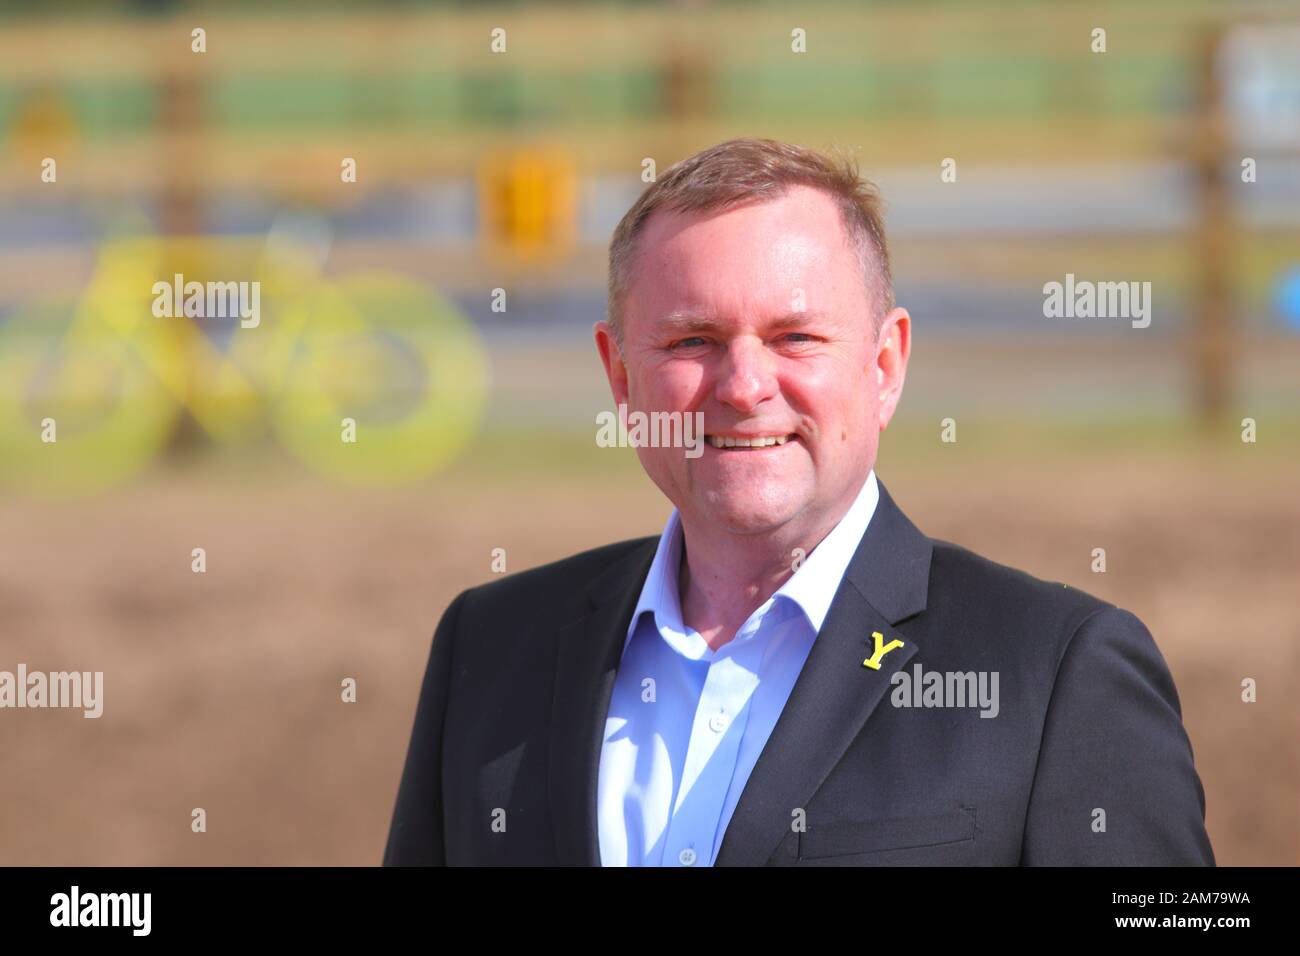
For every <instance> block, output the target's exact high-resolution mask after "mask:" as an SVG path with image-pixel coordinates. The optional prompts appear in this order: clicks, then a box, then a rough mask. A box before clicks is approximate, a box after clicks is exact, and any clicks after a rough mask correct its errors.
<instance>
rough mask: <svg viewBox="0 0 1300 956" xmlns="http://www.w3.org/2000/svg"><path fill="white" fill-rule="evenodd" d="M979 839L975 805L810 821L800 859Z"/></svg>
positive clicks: (801, 844) (916, 847)
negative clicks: (886, 816) (880, 817)
mask: <svg viewBox="0 0 1300 956" xmlns="http://www.w3.org/2000/svg"><path fill="white" fill-rule="evenodd" d="M974 839H975V808H974V807H972V806H965V807H961V808H959V809H956V810H951V811H946V812H942V813H933V814H926V815H923V816H914V817H895V818H892V819H885V820H847V819H846V820H825V821H820V822H809V824H808V829H807V831H805V832H803V833H800V834H799V859H801V860H817V859H825V858H826V857H832V856H847V855H849V854H853V853H877V852H879V851H881V850H904V849H919V848H922V847H928V846H944V845H948V844H954V843H965V842H970V841H973V840H974Z"/></svg>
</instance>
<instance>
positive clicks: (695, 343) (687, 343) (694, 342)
mask: <svg viewBox="0 0 1300 956" xmlns="http://www.w3.org/2000/svg"><path fill="white" fill-rule="evenodd" d="M705 344H707V341H706V340H705V339H704V338H703V337H702V336H699V335H692V336H691V337H690V338H686V339H678V340H677V341H676V342H674V343H673V344H672V345H670V346H668V347H669V348H670V349H692V348H698V347H699V346H701V345H705Z"/></svg>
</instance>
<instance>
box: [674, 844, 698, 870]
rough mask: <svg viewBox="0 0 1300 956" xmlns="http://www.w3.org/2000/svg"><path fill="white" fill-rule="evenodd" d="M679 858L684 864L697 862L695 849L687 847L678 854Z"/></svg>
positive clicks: (689, 864)
mask: <svg viewBox="0 0 1300 956" xmlns="http://www.w3.org/2000/svg"><path fill="white" fill-rule="evenodd" d="M677 859H678V860H680V861H681V864H682V866H691V865H692V864H693V863H694V862H695V851H694V850H692V849H691V848H690V847H687V848H686V849H684V850H682V852H681V853H678V854H677Z"/></svg>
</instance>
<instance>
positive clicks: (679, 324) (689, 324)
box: [659, 309, 826, 334]
mask: <svg viewBox="0 0 1300 956" xmlns="http://www.w3.org/2000/svg"><path fill="white" fill-rule="evenodd" d="M825 317H826V315H825V313H823V312H818V311H816V310H813V309H806V310H804V311H803V312H787V313H785V314H784V315H780V316H777V317H776V318H774V319H771V320H770V321H768V322H766V323H764V328H767V329H788V328H793V327H795V326H799V325H804V324H806V323H808V322H815V321H818V320H820V319H824V318H825ZM720 327H721V323H720V322H718V321H717V320H716V319H713V318H710V317H709V316H706V315H697V314H695V313H692V312H669V313H668V314H667V315H666V316H664V317H663V318H662V319H661V320H660V326H659V328H660V331H662V332H667V333H672V334H681V333H683V332H714V331H717V330H718V329H719V328H720Z"/></svg>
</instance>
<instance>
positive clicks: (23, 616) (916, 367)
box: [0, 0, 1300, 865]
mask: <svg viewBox="0 0 1300 956" xmlns="http://www.w3.org/2000/svg"><path fill="white" fill-rule="evenodd" d="M1098 28H1100V29H1102V30H1104V31H1105V33H1104V41H1103V42H1104V52H1101V50H1099V49H1097V47H1098V42H1099V36H1098V34H1096V33H1095V31H1096V30H1097V29H1098ZM196 31H197V32H196ZM801 45H802V48H803V52H797V51H798V50H799V48H800V46H801ZM734 136H769V137H774V138H777V139H782V140H787V141H790V142H795V143H798V144H800V145H804V146H809V147H813V148H818V149H824V150H832V149H835V150H840V151H842V152H846V153H848V154H849V155H851V156H853V157H854V158H855V159H856V160H857V161H858V163H859V164H860V168H861V170H862V173H863V174H864V175H865V176H866V177H868V178H869V179H871V180H873V181H874V182H876V183H877V184H878V185H879V187H880V188H881V190H882V192H883V195H884V197H885V200H886V203H887V229H888V236H889V240H890V243H891V247H892V254H893V258H894V275H895V279H896V290H897V297H898V300H899V303H900V304H902V305H904V306H906V307H907V308H908V309H909V310H910V312H911V314H912V316H913V321H914V336H915V338H914V350H913V358H912V364H911V368H910V374H909V379H908V385H907V390H906V393H905V395H904V398H903V401H902V405H901V408H900V411H899V415H898V417H897V418H896V419H895V422H894V423H893V424H892V425H891V426H890V428H889V430H888V431H887V433H886V434H885V435H884V436H883V438H882V446H881V455H880V460H879V462H878V464H877V474H878V475H879V476H880V478H881V480H882V481H884V482H885V483H886V484H887V485H888V487H889V489H890V492H891V493H892V494H893V495H894V497H895V498H896V500H897V501H898V502H899V504H900V505H901V506H902V508H903V509H904V510H905V511H906V512H907V513H908V514H909V516H910V517H911V518H912V519H913V520H914V521H915V522H916V523H917V524H918V525H919V527H921V529H922V530H924V531H925V532H927V533H928V534H930V535H931V536H934V537H938V538H943V539H947V540H952V541H956V542H958V543H960V544H962V545H964V546H966V547H969V548H972V549H974V550H976V551H978V552H981V553H983V554H985V555H987V556H989V557H991V558H993V559H994V560H998V561H1001V562H1004V563H1008V564H1012V565H1015V566H1017V567H1021V568H1023V569H1025V570H1027V571H1029V572H1030V573H1032V574H1034V575H1036V576H1038V577H1041V578H1046V579H1050V580H1057V581H1063V582H1067V583H1069V584H1070V585H1071V586H1074V587H1078V588H1081V589H1083V590H1086V591H1089V592H1091V593H1093V594H1096V595H1098V596H1100V597H1102V598H1104V599H1106V600H1108V601H1112V602H1114V603H1116V604H1119V605H1121V606H1123V607H1126V608H1128V609H1130V610H1132V611H1133V612H1135V613H1136V614H1137V615H1138V616H1139V617H1141V618H1142V620H1143V621H1144V622H1145V623H1146V624H1147V626H1148V627H1149V628H1150V629H1151V631H1152V633H1153V634H1154V636H1155V638H1156V641H1157V643H1158V644H1159V646H1160V648H1161V650H1162V652H1163V653H1164V655H1165V657H1166V659H1167V660H1168V662H1169V664H1170V667H1171V669H1172V671H1173V674H1174V677H1175V680H1176V682H1177V686H1178V689H1179V692H1180V695H1181V700H1182V710H1183V717H1184V722H1185V724H1186V726H1187V729H1188V732H1189V735H1190V737H1191V740H1192V745H1193V749H1194V753H1195V759H1196V765H1197V768H1198V770H1199V772H1200V774H1201V778H1202V780H1203V782H1204V784H1205V789H1206V800H1207V807H1208V809H1207V822H1208V826H1209V830H1210V835H1211V839H1212V841H1213V844H1214V848H1215V851H1216V854H1217V856H1218V860H1219V862H1220V863H1221V864H1226V865H1241V864H1286V865H1291V864H1295V863H1296V862H1297V860H1298V857H1300V849H1298V847H1300V840H1298V837H1297V831H1298V829H1300V825H1298V821H1300V746H1298V745H1297V740H1298V736H1297V734H1298V733H1300V719H1298V716H1297V715H1298V713H1300V711H1298V709H1297V700H1300V697H1298V696H1297V695H1298V694H1300V606H1298V605H1300V601H1298V599H1297V584H1298V583H1300V9H1297V8H1296V7H1295V5H1294V4H1283V3H1276V4H1269V3H1228V2H1220V3H1210V2H1200V0H1147V2H1144V3H1142V4H1129V3H1123V4H1121V3H1086V4H1085V3H1080V4H1072V3H1068V2H1057V3H1043V4H1038V3H1031V2H1002V0H978V2H977V0H969V2H957V0H935V2H927V3H924V4H918V3H902V2H898V3H894V2H875V3H851V4H849V3H845V4H836V3H797V4H796V3H788V2H787V3H757V4H736V3H709V2H691V3H650V2H643V3H574V2H548V3H500V4H494V3H481V4H479V3H475V4H470V3H463V4H460V3H413V2H404V3H384V2H378V0H372V2H369V3H366V4H364V5H359V4H358V5H355V6H349V5H344V4H330V3H325V4H319V3H314V4H306V3H292V2H267V0H263V2H257V3H254V2H246V3H241V2H227V3H221V4H210V5H209V4H197V3H195V4H189V3H171V2H163V0H155V2H138V3H127V2H116V3H114V2H100V3H91V2H81V3H77V2H67V3H59V4H36V3H14V2H5V3H0V669H6V670H10V671H13V670H15V669H16V667H17V665H18V664H19V663H20V662H21V663H26V664H27V666H28V668H29V669H30V670H44V671H54V670H78V671H103V672H104V673H105V678H104V680H105V694H104V716H103V717H102V718H101V719H99V720H86V719H83V718H82V717H81V716H80V714H79V713H77V712H74V711H66V710H43V711H42V710H21V711H16V710H7V711H3V712H0V863H4V864H90V865H109V864H126V865H133V864H218V865H222V864H272V865H279V864H367V865H368V864H376V863H378V862H379V859H380V856H381V853H382V848H383V845H384V840H385V837H386V833H387V827H388V821H389V815H390V813H391V810H392V805H393V800H394V798H395V795H396V787H397V782H398V778H399V775H400V772H401V767H402V761H403V758H404V756H405V749H406V746H407V742H408V738H409V733H410V728H411V721H412V718H413V716H414V706H415V701H416V696H417V693H418V690H419V683H420V677H421V674H422V672H423V668H424V664H425V661H426V658H427V655H428V649H429V639H430V637H431V635H432V633H433V629H434V626H435V625H436V623H437V620H438V618H439V617H440V615H441V614H442V612H443V610H444V609H445V608H446V606H447V604H448V603H449V601H450V600H451V599H452V598H453V597H454V596H455V594H456V593H457V592H458V591H460V590H461V589H463V588H465V587H469V586H472V585H475V584H479V583H482V582H484V581H487V580H489V579H490V578H492V577H493V576H494V573H495V571H496V570H497V569H499V567H500V553H499V554H498V559H497V560H498V563H497V568H496V569H494V567H493V561H494V549H503V555H504V561H505V565H506V570H507V571H509V572H513V571H517V570H521V569H524V568H527V567H531V566H534V565H537V564H540V563H544V562H547V561H551V560H555V559H558V558H560V557H563V556H565V555H568V554H571V553H573V552H575V551H578V550H581V549H585V548H588V547H594V546H597V545H600V544H604V543H607V542H609V541H612V540H616V539H618V538H623V537H632V536H637V535H649V534H657V533H658V532H659V531H660V529H661V527H662V523H663V520H664V519H665V517H666V516H667V513H668V508H669V506H668V504H667V502H666V501H665V500H664V499H663V498H662V497H661V496H660V495H659V493H658V491H657V490H656V489H655V488H654V487H653V486H652V485H651V484H650V482H649V481H648V480H647V479H646V478H645V477H644V475H643V474H642V472H641V471H640V468H639V465H638V463H637V461H636V458H635V454H634V453H633V452H632V451H631V450H627V449H604V448H598V447H597V446H596V444H595V441H594V434H595V422H596V418H595V416H596V414H597V413H598V412H600V411H602V410H605V409H608V408H611V407H612V402H611V400H610V399H609V396H608V392H607V389H606V386H605V382H604V377H603V373H602V372H601V369H600V366H599V362H598V359H597V356H596V353H595V349H594V347H593V345H592V341H591V326H592V324H593V323H594V322H595V321H597V320H599V319H601V318H602V317H603V314H604V306H605V293H604V284H605V266H606V260H605V256H606V250H607V244H608V241H609V237H610V233H611V232H612V230H613V228H614V226H615V224H616V223H617V222H618V220H619V218H620V217H621V216H622V214H623V213H624V212H625V211H626V209H627V208H628V207H629V206H630V205H631V203H632V202H633V201H634V200H635V198H636V196H637V195H638V194H639V192H640V190H641V189H643V188H644V186H645V183H646V180H645V179H644V178H643V177H646V176H648V175H649V173H648V170H650V169H651V168H652V167H651V165H650V164H651V163H652V164H653V169H654V170H657V171H658V172H662V171H663V170H665V169H666V168H667V167H668V166H669V165H671V164H672V163H673V162H675V161H677V160H679V159H682V158H684V157H685V156H688V155H690V154H691V153H693V152H696V151H697V150H699V149H702V148H704V147H706V146H709V145H712V144H714V143H716V142H719V141H721V140H724V139H728V138H731V137H734ZM945 172H947V175H946V176H945V175H944V174H945ZM953 173H955V178H954V176H953V175H952V174H953ZM178 273H179V274H183V275H184V276H185V278H186V279H187V280H195V281H200V282H208V281H219V280H220V281H224V280H247V281H253V280H257V281H260V282H261V283H262V286H261V288H262V297H261V300H260V324H258V325H256V327H243V326H242V325H241V323H240V321H239V313H237V311H236V309H237V308H247V307H248V306H250V305H252V303H251V302H250V301H249V297H248V295H247V294H245V293H242V292H241V293H239V294H237V295H235V296H234V298H232V299H231V301H230V302H229V303H227V311H226V312H224V313H223V314H220V315H206V316H204V317H191V318H185V317H183V316H182V317H178V318H173V319H168V318H157V317H155V315H151V311H150V310H151V307H152V306H153V305H154V304H156V303H154V302H153V299H154V295H153V294H152V293H151V292H150V291H149V290H150V287H151V285H152V283H153V282H154V281H156V280H159V279H161V280H164V281H165V282H168V283H170V282H171V277H172V276H173V275H175V274H178ZM1067 274H1072V275H1074V276H1075V277H1076V278H1077V279H1079V280H1094V281H1137V282H1150V283H1151V285H1152V303H1153V312H1152V321H1151V324H1150V327H1149V328H1145V329H1137V328H1133V327H1132V326H1131V324H1130V323H1129V322H1128V321H1126V320H1123V319H1119V320H1116V319H1107V320H1102V319H1091V320H1078V319H1075V320H1069V319H1049V318H1045V317H1044V312H1043V286H1044V284H1045V283H1048V282H1053V281H1055V282H1064V281H1065V277H1066V275H1067ZM344 418H350V419H351V420H353V421H354V423H355V429H356V435H357V441H356V442H355V443H349V442H347V440H346V438H343V437H341V435H340V423H341V422H342V420H343V419H344ZM949 418H950V419H952V420H953V421H954V422H955V426H956V437H957V441H955V442H945V441H942V440H941V432H942V427H943V426H942V422H943V421H944V420H945V419H949ZM1246 420H1249V422H1247V421H1246ZM51 423H52V424H53V426H54V427H55V428H56V429H57V432H56V433H55V432H51V430H50V429H51ZM51 438H56V440H53V441H51V440H50V439H51ZM1250 439H1253V440H1250ZM197 548H202V549H203V555H204V561H205V562H206V564H205V567H206V569H205V570H204V571H203V572H202V573H196V571H195V570H194V567H195V562H196V560H198V559H197V558H196V557H195V550H194V549H197ZM1097 548H1103V549H1105V552H1106V570H1105V571H1104V572H1099V571H1097V570H1094V567H1095V558H1094V549H1097ZM347 678H352V679H354V680H355V681H356V688H357V689H356V701H355V702H345V701H344V700H343V699H342V696H341V686H342V682H343V681H345V680H346V679H347ZM1246 678H1253V679H1254V680H1256V681H1257V683H1258V699H1257V701H1256V702H1254V703H1246V702H1243V700H1242V681H1243V680H1244V679H1246ZM196 807H201V808H203V809H204V810H205V811H206V815H207V830H206V832H205V833H194V832H192V831H191V811H192V810H193V809H194V808H196Z"/></svg>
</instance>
